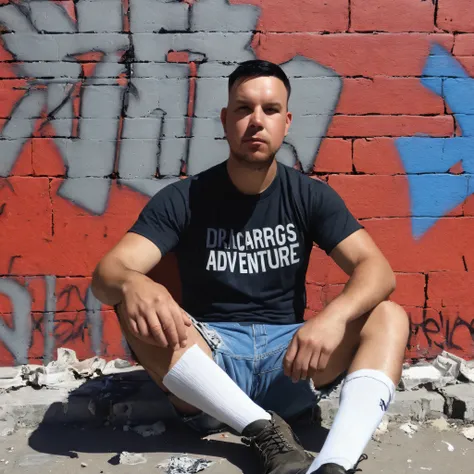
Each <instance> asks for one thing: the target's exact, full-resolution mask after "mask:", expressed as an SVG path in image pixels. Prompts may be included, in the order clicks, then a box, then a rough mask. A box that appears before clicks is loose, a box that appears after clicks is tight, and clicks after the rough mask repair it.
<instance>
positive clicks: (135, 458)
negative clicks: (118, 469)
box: [119, 451, 147, 466]
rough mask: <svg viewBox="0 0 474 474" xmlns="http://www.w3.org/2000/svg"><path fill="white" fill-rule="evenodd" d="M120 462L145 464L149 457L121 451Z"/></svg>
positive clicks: (132, 464) (128, 464)
mask: <svg viewBox="0 0 474 474" xmlns="http://www.w3.org/2000/svg"><path fill="white" fill-rule="evenodd" d="M119 462H120V464H126V465H127V466H136V465H137V464H145V463H146V462H147V459H146V457H145V456H144V455H143V454H140V453H129V452H127V451H123V452H121V453H120V460H119Z"/></svg>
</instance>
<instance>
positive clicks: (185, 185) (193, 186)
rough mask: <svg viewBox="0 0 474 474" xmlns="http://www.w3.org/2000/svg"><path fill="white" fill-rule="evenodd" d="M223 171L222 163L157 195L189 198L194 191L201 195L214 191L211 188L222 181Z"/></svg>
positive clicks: (166, 188) (173, 183)
mask: <svg viewBox="0 0 474 474" xmlns="http://www.w3.org/2000/svg"><path fill="white" fill-rule="evenodd" d="M221 171H222V163H220V164H218V165H215V166H213V167H211V168H208V169H206V170H204V171H201V172H200V173H197V174H195V175H192V176H186V177H182V178H181V179H179V180H176V181H173V182H172V183H170V184H168V185H167V186H166V187H164V188H163V189H161V190H160V191H159V192H158V193H157V194H160V193H163V194H167V195H168V196H167V197H173V196H177V195H181V196H182V197H184V198H188V197H189V195H190V193H191V192H192V191H199V193H202V192H204V191H209V190H210V189H212V187H210V186H211V185H212V183H213V182H214V181H215V182H218V181H219V180H220V178H221V175H222V173H221ZM164 179H166V178H164Z"/></svg>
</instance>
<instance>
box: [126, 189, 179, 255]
mask: <svg viewBox="0 0 474 474" xmlns="http://www.w3.org/2000/svg"><path fill="white" fill-rule="evenodd" d="M187 215H188V206H187V201H186V198H185V196H184V195H183V194H182V193H181V192H180V190H178V189H177V188H176V186H175V185H174V184H170V185H168V186H166V188H163V189H162V190H160V191H158V192H157V193H156V194H155V195H154V196H153V197H152V198H151V199H150V201H149V202H148V204H147V205H146V206H145V207H144V208H143V210H142V211H141V213H140V215H139V216H138V219H137V220H136V222H135V224H133V226H132V227H131V228H130V229H129V232H133V233H135V234H139V235H142V236H143V237H146V238H147V239H148V240H151V241H152V242H153V243H154V244H155V245H156V246H157V247H158V248H159V249H160V252H161V254H162V255H165V254H166V253H167V252H169V251H170V250H172V249H173V248H174V247H176V245H177V244H178V242H179V239H180V236H181V234H182V232H183V230H184V228H185V226H186V222H187Z"/></svg>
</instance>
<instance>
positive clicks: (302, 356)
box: [291, 347, 311, 383]
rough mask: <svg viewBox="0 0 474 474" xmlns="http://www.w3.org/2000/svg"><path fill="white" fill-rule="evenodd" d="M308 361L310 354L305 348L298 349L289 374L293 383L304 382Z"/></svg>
mask: <svg viewBox="0 0 474 474" xmlns="http://www.w3.org/2000/svg"><path fill="white" fill-rule="evenodd" d="M310 360H311V352H309V351H308V349H307V348H303V347H300V348H299V350H298V354H297V355H296V358H295V360H294V362H293V371H292V373H291V378H292V380H293V382H295V383H296V382H299V381H300V380H306V377H307V376H308V366H309V361H310Z"/></svg>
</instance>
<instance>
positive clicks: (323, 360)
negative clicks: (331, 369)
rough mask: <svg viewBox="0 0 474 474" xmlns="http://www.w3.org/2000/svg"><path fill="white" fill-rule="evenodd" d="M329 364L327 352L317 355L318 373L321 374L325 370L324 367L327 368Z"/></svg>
mask: <svg viewBox="0 0 474 474" xmlns="http://www.w3.org/2000/svg"><path fill="white" fill-rule="evenodd" d="M328 363H329V354H328V353H327V352H321V354H320V355H319V361H318V365H317V367H318V372H323V371H324V370H326V367H327V366H328Z"/></svg>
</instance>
